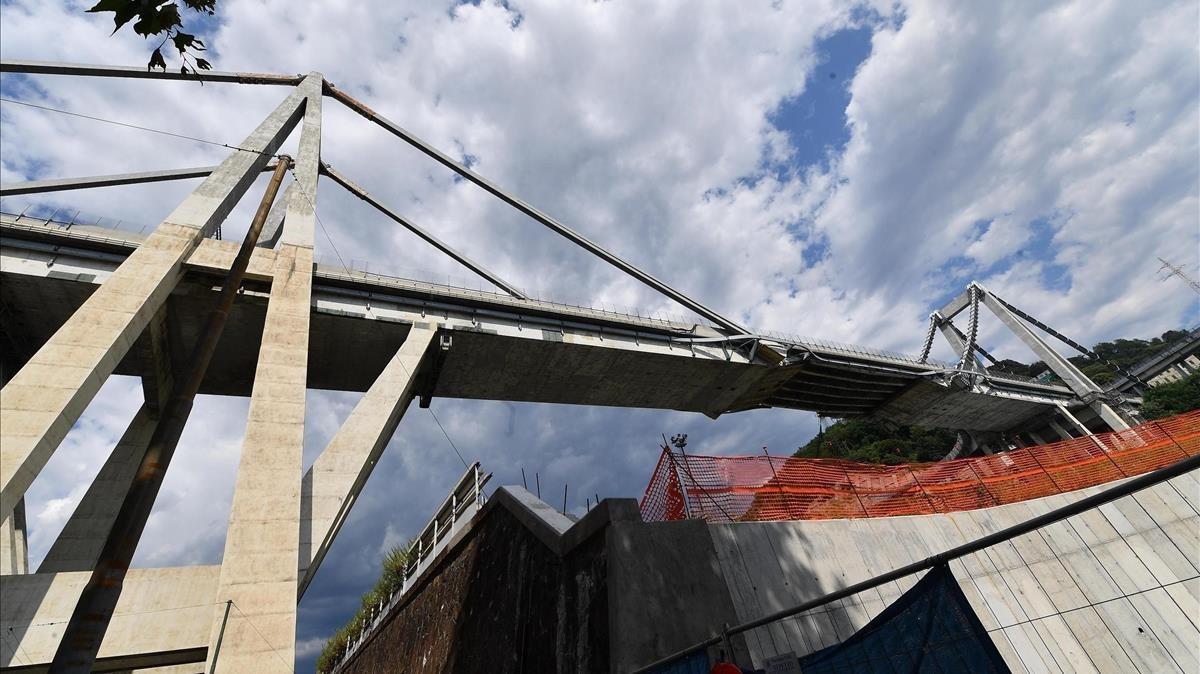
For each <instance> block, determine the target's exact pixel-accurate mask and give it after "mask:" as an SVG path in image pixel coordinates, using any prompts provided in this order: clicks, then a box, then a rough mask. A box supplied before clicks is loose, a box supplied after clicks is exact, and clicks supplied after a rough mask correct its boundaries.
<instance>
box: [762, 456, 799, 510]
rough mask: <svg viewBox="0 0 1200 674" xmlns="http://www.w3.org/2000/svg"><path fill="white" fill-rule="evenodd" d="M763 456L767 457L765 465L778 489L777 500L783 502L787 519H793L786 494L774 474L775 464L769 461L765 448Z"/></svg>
mask: <svg viewBox="0 0 1200 674" xmlns="http://www.w3.org/2000/svg"><path fill="white" fill-rule="evenodd" d="M763 456H765V457H767V465H768V466H770V467H771V475H772V476H774V478H775V486H776V487H778V488H779V500H780V501H782V502H783V506H784V510H785V511H787V516H788V519H795V517H794V516H793V515H792V506H791V503H788V499H787V493H785V492H784V491H783V483H782V482H780V481H779V473H776V472H775V462H773V461H771V455H770V454H768V453H767V448H766V447H763Z"/></svg>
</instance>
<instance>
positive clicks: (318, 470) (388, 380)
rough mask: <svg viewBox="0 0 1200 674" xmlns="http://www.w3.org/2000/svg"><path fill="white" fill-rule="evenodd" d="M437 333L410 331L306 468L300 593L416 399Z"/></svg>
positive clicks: (415, 328)
mask: <svg viewBox="0 0 1200 674" xmlns="http://www.w3.org/2000/svg"><path fill="white" fill-rule="evenodd" d="M434 334H435V331H434V330H433V329H431V328H429V327H423V328H422V327H414V328H413V329H412V330H410V331H409V333H408V337H407V338H406V339H405V340H404V343H403V344H401V345H400V348H399V349H397V350H396V355H394V356H393V357H392V360H391V362H389V363H388V365H387V367H385V368H384V370H383V372H382V373H380V375H379V377H378V378H377V379H376V380H375V383H374V384H372V385H371V388H370V390H368V391H367V393H366V394H365V395H364V396H363V397H362V398H361V399H360V400H359V401H358V404H357V405H355V406H354V410H353V411H352V412H351V413H350V416H349V417H348V418H347V419H346V421H345V423H343V424H342V426H341V428H339V429H338V432H337V434H335V435H334V436H333V439H332V440H330V441H329V444H328V445H326V447H325V449H324V451H322V452H321V455H320V456H318V457H317V460H316V461H314V462H313V465H312V466H311V467H310V468H309V469H308V471H307V472H306V473H305V475H304V481H303V483H302V485H301V496H300V559H299V567H300V585H299V590H298V593H299V595H300V596H303V595H304V590H305V588H307V587H308V583H309V582H310V581H311V580H312V578H313V576H314V575H315V574H316V572H317V568H318V567H319V566H320V564H321V560H322V559H324V557H325V553H326V552H327V551H328V550H329V547H330V546H331V545H332V544H333V540H334V537H336V536H337V532H338V529H340V528H341V525H342V522H344V521H345V518H346V517H347V516H348V515H349V513H350V508H351V507H352V506H353V505H354V501H355V499H356V498H357V497H358V493H359V491H361V490H362V487H363V485H364V484H366V481H367V478H368V477H370V475H371V470H372V469H373V468H374V467H375V462H376V461H378V460H379V455H380V454H382V453H383V449H384V447H386V446H387V444H388V442H389V441H390V440H391V439H392V435H393V434H394V433H395V432H396V426H397V425H398V424H399V423H400V419H401V417H403V416H404V411H405V410H406V409H407V408H408V405H409V403H411V402H412V398H413V385H414V382H415V377H416V376H417V374H418V373H419V372H420V371H421V366H422V361H424V360H425V358H426V354H427V353H428V349H429V345H430V344H431V343H432V342H433V338H434Z"/></svg>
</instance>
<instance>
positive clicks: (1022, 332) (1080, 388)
mask: <svg viewBox="0 0 1200 674" xmlns="http://www.w3.org/2000/svg"><path fill="white" fill-rule="evenodd" d="M980 290H982V300H983V305H984V306H986V307H987V308H988V309H989V310H991V312H992V313H993V314H995V315H996V317H997V318H999V319H1000V321H1001V322H1003V323H1004V325H1006V326H1007V327H1008V329H1009V330H1011V331H1012V332H1013V334H1015V335H1016V336H1017V337H1019V338H1020V339H1021V341H1023V342H1025V345H1026V346H1028V347H1029V348H1030V349H1032V350H1033V352H1034V353H1035V354H1037V356H1038V358H1040V359H1041V361H1042V362H1043V363H1045V364H1046V365H1047V366H1049V367H1050V369H1051V370H1053V371H1054V374H1056V375H1058V376H1059V378H1061V379H1062V380H1063V382H1064V383H1065V384H1066V385H1067V386H1068V387H1069V388H1070V389H1071V390H1072V391H1073V392H1074V393H1075V395H1077V396H1079V397H1081V398H1084V399H1085V400H1086V399H1088V397H1089V396H1095V395H1098V394H1102V393H1104V390H1103V389H1101V388H1100V387H1099V386H1097V385H1096V383H1095V382H1093V381H1092V380H1091V379H1089V378H1088V376H1087V375H1085V374H1084V373H1083V371H1082V370H1080V369H1079V368H1077V367H1075V364H1074V363H1072V362H1071V361H1069V360H1067V359H1066V358H1063V357H1062V356H1061V355H1060V354H1059V353H1058V352H1057V351H1055V350H1054V349H1053V348H1051V346H1050V345H1049V344H1047V343H1046V342H1045V341H1044V340H1043V339H1042V338H1041V337H1039V336H1038V335H1037V333H1035V332H1034V331H1033V330H1031V329H1030V328H1029V326H1028V325H1026V324H1025V322H1024V321H1022V320H1021V319H1020V318H1019V317H1018V316H1017V315H1016V314H1014V313H1012V312H1011V311H1009V310H1008V308H1007V307H1005V306H1004V305H1003V304H1000V303H999V302H997V301H996V298H994V297H992V295H991V293H989V292H987V291H986V290H984V289H983V288H982V287H980ZM1091 407H1092V409H1093V410H1095V411H1096V414H1098V415H1099V416H1100V418H1101V419H1103V420H1104V423H1106V424H1108V426H1109V428H1111V429H1113V430H1114V431H1123V430H1126V429H1128V428H1129V423H1128V422H1127V421H1126V420H1125V418H1124V417H1122V416H1121V415H1120V414H1119V413H1118V412H1117V411H1116V410H1114V409H1113V408H1112V407H1111V406H1110V405H1109V404H1108V403H1106V402H1104V401H1103V400H1096V401H1095V402H1093V403H1091Z"/></svg>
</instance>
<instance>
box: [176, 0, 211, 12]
mask: <svg viewBox="0 0 1200 674" xmlns="http://www.w3.org/2000/svg"><path fill="white" fill-rule="evenodd" d="M183 4H185V5H187V6H188V7H189V8H191V9H194V10H196V11H197V12H208V13H209V14H212V13H213V10H214V9H216V5H217V0H183Z"/></svg>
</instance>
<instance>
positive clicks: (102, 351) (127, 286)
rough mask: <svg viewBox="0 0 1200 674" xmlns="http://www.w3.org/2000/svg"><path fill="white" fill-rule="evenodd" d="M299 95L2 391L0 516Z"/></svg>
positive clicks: (281, 135)
mask: <svg viewBox="0 0 1200 674" xmlns="http://www.w3.org/2000/svg"><path fill="white" fill-rule="evenodd" d="M303 101H304V96H303V94H302V93H301V92H299V91H295V92H293V93H292V95H290V96H288V98H287V99H286V100H284V102H283V103H282V104H280V105H279V107H277V108H276V109H275V111H274V112H272V113H271V115H270V116H269V117H268V118H267V119H266V120H265V121H263V123H262V124H260V125H259V127H258V128H257V129H255V130H254V132H252V133H251V134H250V135H249V136H248V137H247V138H246V139H245V140H244V141H242V143H241V144H240V147H242V148H246V149H245V150H242V149H239V150H234V151H233V153H232V154H230V155H229V157H228V158H227V159H226V160H225V161H224V162H222V163H221V165H220V166H219V167H218V168H217V170H215V171H213V173H212V174H211V175H209V177H208V178H206V179H205V180H204V182H203V183H201V184H200V186H199V187H197V188H196V190H195V191H194V192H192V193H191V194H190V195H189V196H188V197H187V198H186V199H184V200H183V202H182V203H181V204H179V206H178V207H176V209H175V210H174V211H173V212H172V213H171V214H170V215H169V216H167V218H166V219H165V220H164V221H163V222H162V224H160V225H159V226H158V227H157V228H156V229H155V230H154V232H153V233H152V234H151V235H150V236H149V237H148V238H147V239H146V240H145V241H144V242H143V243H142V244H141V245H140V246H138V248H137V250H136V251H134V252H133V254H132V255H130V256H129V257H128V258H126V260H125V261H124V262H122V263H121V266H120V267H118V268H117V270H116V271H115V272H113V274H112V276H111V277H110V278H109V279H108V280H107V281H106V282H105V283H104V284H103V285H101V286H100V287H99V288H98V289H97V290H96V292H95V293H93V294H92V296H91V297H89V298H88V299H87V301H86V302H84V303H83V306H81V307H80V308H79V309H78V310H77V311H76V312H75V313H74V314H73V315H72V316H71V318H70V319H68V320H67V322H66V323H65V324H63V326H62V327H61V328H59V330H58V332H56V333H55V334H54V336H53V337H51V338H50V339H49V340H48V341H47V342H46V343H45V344H44V345H42V348H41V349H39V350H38V352H37V353H36V354H34V356H33V358H31V359H30V360H29V362H28V363H26V364H25V366H24V367H22V368H21V370H20V371H19V372H17V374H16V376H14V377H13V379H12V381H10V382H8V384H7V385H5V386H4V389H3V391H0V417H3V419H4V423H3V424H0V482H2V486H0V513H8V512H11V511H12V510H13V508H14V507H15V506H16V504H17V501H18V500H20V498H21V496H22V495H23V494H24V493H25V490H26V489H28V488H29V485H30V484H31V483H32V482H33V480H34V478H36V477H37V475H38V473H40V472H41V470H42V468H43V467H44V466H45V465H46V462H47V461H48V460H49V459H50V456H51V455H52V454H53V453H54V450H55V449H57V448H58V445H59V443H61V442H62V439H63V437H64V436H65V435H66V434H67V431H69V430H70V429H71V426H72V425H74V423H75V421H76V420H77V419H78V418H79V416H80V415H81V414H82V413H83V410H84V409H85V408H86V407H87V405H88V403H89V402H91V400H92V398H93V397H94V396H95V395H96V392H97V391H98V390H99V389H100V386H101V385H102V384H103V383H104V381H105V379H107V378H108V375H110V374H112V371H113V369H114V368H115V367H116V366H117V363H118V362H120V360H121V358H122V357H123V356H124V355H125V353H126V352H127V351H128V350H129V347H130V346H131V345H132V344H133V342H134V340H135V339H136V338H137V337H138V335H140V334H141V333H142V330H143V329H144V328H145V327H146V324H147V323H148V322H149V321H150V319H151V317H153V316H154V314H155V312H157V311H158V308H159V307H160V306H162V304H163V302H164V301H166V298H167V296H168V295H169V294H170V293H171V291H172V290H173V289H174V287H175V284H176V283H177V281H178V280H179V277H180V276H181V274H182V265H183V261H184V259H185V258H186V257H187V255H188V254H190V253H191V252H192V251H193V250H194V249H195V248H196V246H198V245H199V244H200V241H201V240H202V239H203V238H204V237H206V236H207V235H208V234H209V233H210V232H211V231H212V230H213V229H214V228H215V227H216V226H217V225H218V224H219V223H220V222H221V221H223V220H224V219H225V217H226V216H227V215H228V214H229V212H230V211H231V210H232V209H233V207H234V206H235V205H236V204H237V202H238V200H239V199H240V198H241V196H242V195H243V194H244V193H245V191H246V189H248V188H249V187H250V184H251V183H253V182H254V179H255V178H256V177H257V176H258V174H259V173H260V172H261V171H262V168H263V167H264V166H265V165H266V163H267V162H268V161H269V160H270V159H271V155H272V154H273V153H274V152H275V150H276V149H277V148H278V147H279V144H280V143H282V142H283V140H284V139H285V138H286V137H287V135H288V133H289V132H290V131H291V130H292V128H294V127H295V125H296V123H297V122H298V121H299V118H300V115H301V113H302V110H303V106H302V103H303Z"/></svg>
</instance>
